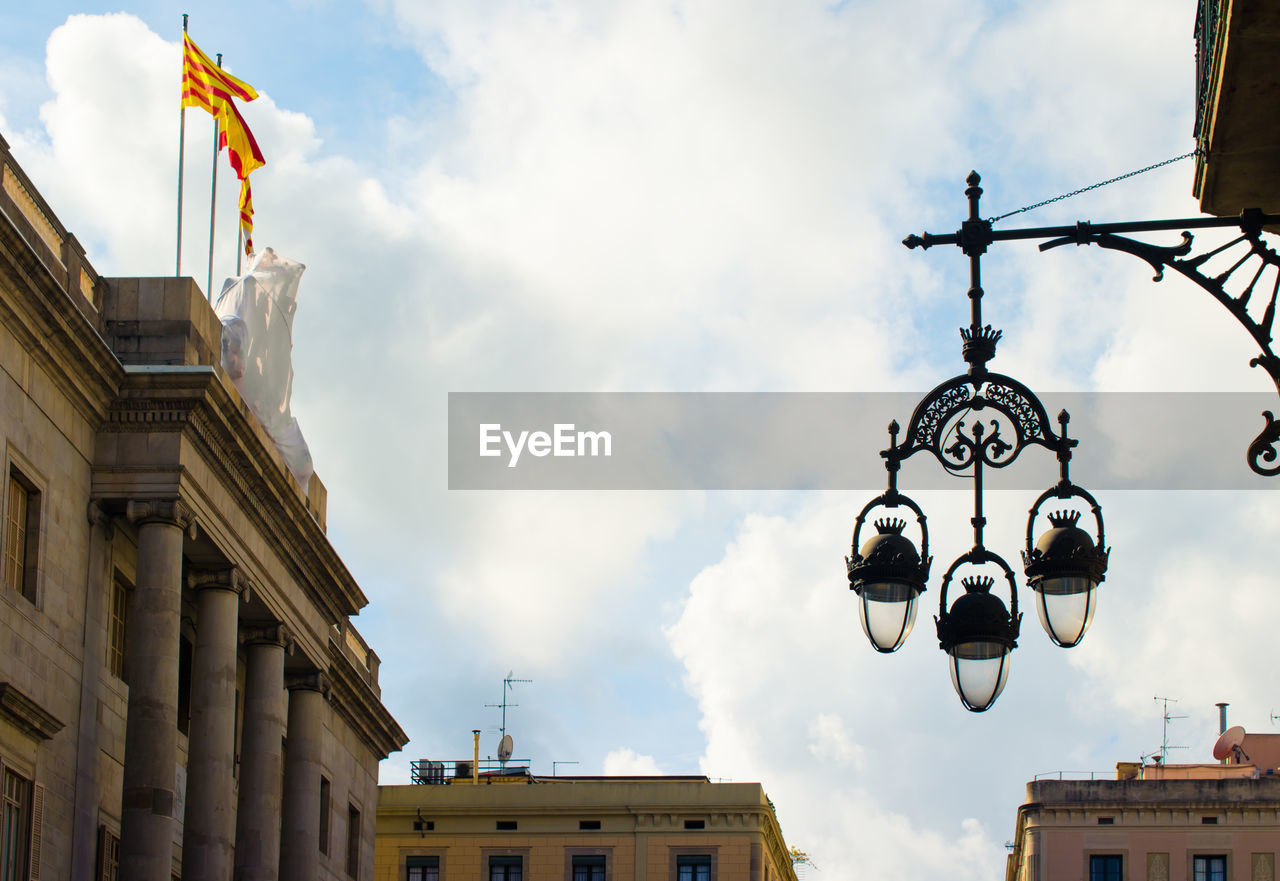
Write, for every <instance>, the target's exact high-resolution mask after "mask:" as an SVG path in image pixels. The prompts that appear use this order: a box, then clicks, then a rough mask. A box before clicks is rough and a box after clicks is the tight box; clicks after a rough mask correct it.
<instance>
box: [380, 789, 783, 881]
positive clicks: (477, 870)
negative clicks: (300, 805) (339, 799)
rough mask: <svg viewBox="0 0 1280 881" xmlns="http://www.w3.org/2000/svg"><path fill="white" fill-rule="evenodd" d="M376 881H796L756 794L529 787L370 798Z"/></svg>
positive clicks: (773, 822) (774, 824)
mask: <svg viewBox="0 0 1280 881" xmlns="http://www.w3.org/2000/svg"><path fill="white" fill-rule="evenodd" d="M374 879H375V881H455V879H473V881H474V879H483V881H795V879H796V875H795V872H794V870H793V869H792V865H791V858H790V855H789V853H788V850H787V846H786V842H785V841H784V839H783V836H782V829H781V827H780V826H779V825H778V820H777V817H776V815H775V814H774V810H773V806H772V804H771V803H770V802H769V799H768V798H767V797H766V795H765V793H764V789H763V788H762V787H761V786H760V784H758V783H712V782H711V781H710V780H708V779H707V778H706V777H699V776H693V777H538V776H534V775H532V774H530V773H528V771H527V770H525V769H518V770H516V771H514V772H512V771H511V770H510V769H508V771H507V773H505V774H496V773H495V774H485V775H476V776H474V777H471V776H467V773H466V769H463V773H462V774H461V775H460V776H457V777H453V778H450V779H440V781H439V782H435V783H426V784H420V785H409V786H382V787H379V790H378V818H377V838H376V844H375V852H374Z"/></svg>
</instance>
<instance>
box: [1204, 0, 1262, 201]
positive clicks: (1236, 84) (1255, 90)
mask: <svg viewBox="0 0 1280 881" xmlns="http://www.w3.org/2000/svg"><path fill="white" fill-rule="evenodd" d="M1195 35H1196V74H1197V94H1196V127H1195V136H1196V144H1197V146H1198V147H1199V148H1200V151H1201V155H1199V156H1197V157H1196V179H1195V187H1194V190H1193V193H1194V195H1195V196H1196V198H1198V199H1199V200H1200V208H1201V210H1202V211H1204V212H1205V213H1207V214H1216V215H1219V216H1226V215H1235V214H1239V213H1240V212H1241V211H1243V210H1244V209H1246V208H1260V209H1262V210H1263V211H1267V212H1280V65H1277V63H1276V59H1277V58H1280V5H1277V4H1276V3H1274V2H1272V0H1200V5H1199V10H1198V12H1197V15H1196V30H1195Z"/></svg>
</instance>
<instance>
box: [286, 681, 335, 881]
mask: <svg viewBox="0 0 1280 881" xmlns="http://www.w3.org/2000/svg"><path fill="white" fill-rule="evenodd" d="M287 685H288V688H289V731H288V740H287V741H286V749H285V764H284V806H283V807H284V810H283V814H282V816H281V820H280V881H315V879H316V878H317V877H319V874H320V820H321V815H320V812H321V810H322V809H324V810H327V809H328V806H327V805H321V804H320V774H321V771H322V766H321V764H320V759H321V747H322V745H323V740H324V715H325V699H326V697H327V696H328V692H329V681H328V679H327V678H326V677H325V675H324V674H323V673H312V674H310V675H309V676H304V677H300V678H298V679H295V680H292V681H290V682H288V683H287Z"/></svg>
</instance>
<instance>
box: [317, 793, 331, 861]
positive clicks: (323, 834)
mask: <svg viewBox="0 0 1280 881" xmlns="http://www.w3.org/2000/svg"><path fill="white" fill-rule="evenodd" d="M319 840H320V853H322V854H324V855H325V856H328V855H329V778H327V777H321V778H320V836H319Z"/></svg>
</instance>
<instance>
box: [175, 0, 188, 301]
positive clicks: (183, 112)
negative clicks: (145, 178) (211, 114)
mask: <svg viewBox="0 0 1280 881" xmlns="http://www.w3.org/2000/svg"><path fill="white" fill-rule="evenodd" d="M182 35H183V36H184V37H185V36H186V35H187V14H186V13H185V12H184V13H183V14H182ZM182 51H183V53H184V54H183V58H182V69H183V71H184V72H185V71H186V69H187V59H186V54H185V53H186V51H187V46H186V40H183V41H182ZM178 120H179V121H178V256H177V260H176V262H175V264H174V268H173V274H174V275H182V158H183V156H184V155H185V149H184V148H185V145H186V140H187V108H186V105H184V104H182V103H179V104H178Z"/></svg>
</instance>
